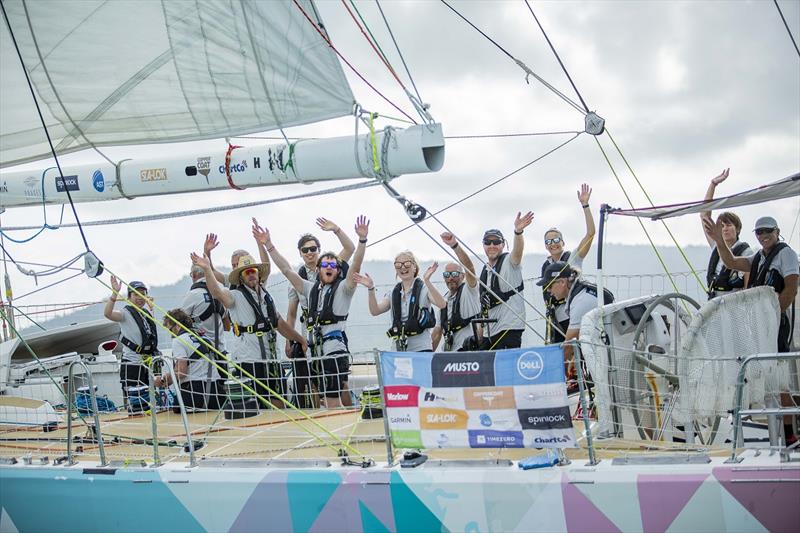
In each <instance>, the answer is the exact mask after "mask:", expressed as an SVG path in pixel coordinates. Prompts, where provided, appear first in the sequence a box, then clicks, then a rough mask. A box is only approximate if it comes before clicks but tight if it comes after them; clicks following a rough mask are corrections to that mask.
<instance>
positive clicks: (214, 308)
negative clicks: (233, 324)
mask: <svg viewBox="0 0 800 533" xmlns="http://www.w3.org/2000/svg"><path fill="white" fill-rule="evenodd" d="M195 289H203V291H204V292H205V293H206V294H207V295H208V301H209V304H208V307H206V309H205V311H203V312H202V313H200V314H199V315H198V316H197V317H196V318H197V320H198V321H199V322H205V321H206V320H208V319H209V317H211V315H213V314H216V315H219V316H222V315H224V314H225V307H224V306H223V305H222V302H219V301H217V300H215V299H214V297H213V296H211V292H209V290H208V285H206V282H205V281H197V282H195V283H192V286H191V287H189V290H190V291H193V290H195Z"/></svg>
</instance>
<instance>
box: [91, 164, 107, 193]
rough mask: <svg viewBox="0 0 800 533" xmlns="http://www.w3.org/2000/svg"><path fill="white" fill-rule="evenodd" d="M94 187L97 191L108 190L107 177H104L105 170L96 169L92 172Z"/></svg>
mask: <svg viewBox="0 0 800 533" xmlns="http://www.w3.org/2000/svg"><path fill="white" fill-rule="evenodd" d="M92 187H94V190H96V191H97V192H103V191H104V190H106V179H105V178H104V177H103V172H102V171H101V170H100V169H97V170H95V171H94V174H92Z"/></svg>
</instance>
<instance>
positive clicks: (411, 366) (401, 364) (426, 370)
mask: <svg viewBox="0 0 800 533" xmlns="http://www.w3.org/2000/svg"><path fill="white" fill-rule="evenodd" d="M381 376H382V377H383V384H384V386H388V385H416V386H418V387H430V386H431V354H430V353H417V352H381Z"/></svg>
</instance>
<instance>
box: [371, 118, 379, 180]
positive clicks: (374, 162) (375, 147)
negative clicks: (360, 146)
mask: <svg viewBox="0 0 800 533" xmlns="http://www.w3.org/2000/svg"><path fill="white" fill-rule="evenodd" d="M376 118H378V114H377V113H370V114H369V142H370V144H372V170H374V171H375V172H376V173H380V171H381V164H380V162H379V160H378V143H376V142H375V124H374V120H375V119H376Z"/></svg>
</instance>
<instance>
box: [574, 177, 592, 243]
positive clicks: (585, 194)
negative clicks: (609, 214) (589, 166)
mask: <svg viewBox="0 0 800 533" xmlns="http://www.w3.org/2000/svg"><path fill="white" fill-rule="evenodd" d="M591 197H592V188H591V187H589V185H588V184H587V183H584V184H583V185H581V190H580V191H578V201H579V202H580V203H581V208H582V209H583V218H584V221H585V222H586V235H584V236H583V239H581V242H580V244H579V245H578V255H579V256H581V258H584V257H586V255H587V254H588V253H589V250H590V249H591V248H592V241H593V240H594V231H595V229H594V217H593V216H592V208H591V206H590V205H589V199H590V198H591Z"/></svg>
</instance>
